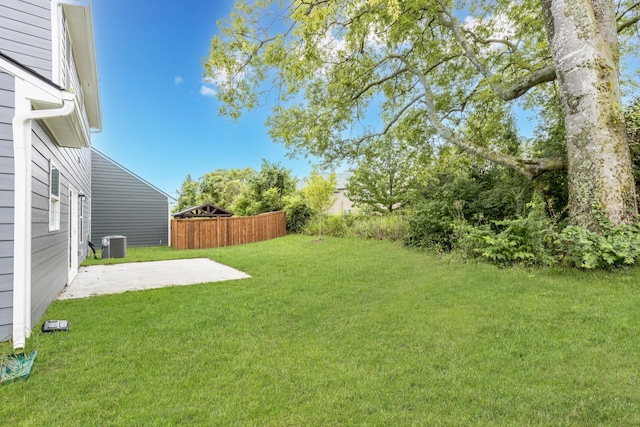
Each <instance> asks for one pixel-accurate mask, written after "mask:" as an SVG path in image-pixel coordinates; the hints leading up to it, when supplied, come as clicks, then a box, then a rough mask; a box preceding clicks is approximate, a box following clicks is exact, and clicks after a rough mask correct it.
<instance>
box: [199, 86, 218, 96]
mask: <svg viewBox="0 0 640 427" xmlns="http://www.w3.org/2000/svg"><path fill="white" fill-rule="evenodd" d="M200 95H202V96H216V90H215V89H213V88H210V87H209V86H206V85H202V86H200Z"/></svg>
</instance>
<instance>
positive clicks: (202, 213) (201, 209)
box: [173, 203, 233, 218]
mask: <svg viewBox="0 0 640 427" xmlns="http://www.w3.org/2000/svg"><path fill="white" fill-rule="evenodd" d="M229 216H233V214H232V213H231V212H229V211H226V210H224V209H222V208H219V207H217V206H215V205H212V204H211V203H205V204H204V205H200V206H194V207H192V208H189V209H185V210H183V211H180V212H178V213H175V214H173V217H174V218H216V217H229Z"/></svg>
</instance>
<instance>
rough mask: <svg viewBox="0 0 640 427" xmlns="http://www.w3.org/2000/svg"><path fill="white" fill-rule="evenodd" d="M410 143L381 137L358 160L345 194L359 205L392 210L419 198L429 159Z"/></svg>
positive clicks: (387, 211) (378, 210) (373, 209)
mask: <svg viewBox="0 0 640 427" xmlns="http://www.w3.org/2000/svg"><path fill="white" fill-rule="evenodd" d="M424 157H425V156H424V155H421V153H420V152H419V151H417V150H414V149H412V148H411V147H410V146H409V145H408V144H406V143H402V142H399V141H396V140H393V139H391V138H382V139H381V140H380V141H379V142H378V144H376V145H373V146H372V148H371V150H369V151H368V152H367V153H366V154H365V155H364V156H363V158H362V159H361V160H359V161H358V162H357V164H356V167H355V168H354V169H353V171H352V175H351V176H350V177H349V179H348V180H347V184H346V194H347V197H348V198H349V199H350V200H351V201H353V202H354V204H355V205H356V206H366V207H368V208H370V209H371V210H372V211H374V212H379V213H391V212H393V211H394V210H396V209H400V208H401V207H403V206H404V205H406V204H408V203H410V202H411V201H412V200H415V199H416V196H417V192H418V190H419V188H420V187H421V186H422V185H424V182H425V180H426V168H425V166H426V159H425V158H424Z"/></svg>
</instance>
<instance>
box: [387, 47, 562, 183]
mask: <svg viewBox="0 0 640 427" xmlns="http://www.w3.org/2000/svg"><path fill="white" fill-rule="evenodd" d="M394 58H395V59H397V60H399V61H401V62H403V63H404V65H405V67H406V68H407V69H408V70H409V71H410V72H412V73H413V74H414V75H415V76H416V77H417V78H418V79H419V80H420V81H421V83H422V86H423V87H424V89H425V91H424V93H423V94H422V95H421V96H423V97H424V104H425V107H426V113H427V117H428V118H429V121H430V122H431V124H432V125H433V127H434V128H435V129H436V131H437V132H438V135H439V136H440V137H441V138H442V139H444V140H445V141H447V142H449V143H450V144H453V145H456V146H457V147H459V148H460V149H462V150H464V151H466V152H468V153H470V154H473V155H476V156H478V157H481V158H483V159H487V160H490V161H492V162H494V163H497V164H499V165H502V166H506V167H508V168H511V169H513V170H515V171H516V172H518V173H520V174H521V175H523V176H525V177H527V178H529V179H534V178H536V177H537V176H539V175H540V174H542V173H543V172H547V171H552V170H563V169H564V168H565V162H564V160H562V159H555V158H543V159H520V158H518V157H515V156H510V155H507V154H504V153H501V152H499V151H495V150H491V149H489V148H486V147H482V146H479V145H477V144H473V143H470V142H468V141H465V140H464V139H462V138H461V137H459V136H457V135H455V134H454V132H453V131H452V130H451V129H449V128H448V127H447V126H445V124H444V123H443V122H442V120H440V117H439V116H438V112H437V110H436V106H435V102H434V95H433V92H432V91H431V86H430V84H429V82H428V81H427V78H426V76H425V75H424V74H422V73H420V72H419V71H418V70H417V69H415V67H413V66H412V64H410V63H409V61H407V59H406V58H404V57H402V56H395V57H394Z"/></svg>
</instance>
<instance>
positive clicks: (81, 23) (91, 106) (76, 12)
mask: <svg viewBox="0 0 640 427" xmlns="http://www.w3.org/2000/svg"><path fill="white" fill-rule="evenodd" d="M51 7H52V22H53V25H54V28H53V29H52V30H53V34H52V36H53V37H55V38H56V40H53V42H54V46H53V49H54V52H55V56H54V69H57V70H59V69H60V68H61V67H60V64H61V61H62V60H63V59H62V58H60V56H59V53H60V52H62V47H61V46H60V43H61V42H60V39H59V34H61V29H60V28H59V26H60V25H62V19H61V18H60V15H61V14H60V10H59V8H60V9H62V10H63V11H64V16H65V18H66V21H67V27H68V28H69V37H70V38H71V44H72V45H73V53H74V59H75V61H76V68H77V70H78V75H79V77H80V84H81V85H82V92H83V93H84V97H85V104H86V105H85V107H86V110H87V116H88V118H89V126H90V127H91V129H92V130H93V131H95V132H99V131H101V130H102V111H101V107H100V88H99V85H98V61H97V58H96V46H95V37H94V31H93V18H92V13H91V1H90V0H84V1H70V0H57V1H54V2H53V3H52V6H51ZM56 44H57V45H56ZM58 83H59V77H58Z"/></svg>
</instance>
